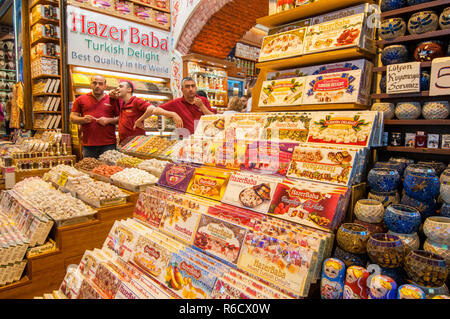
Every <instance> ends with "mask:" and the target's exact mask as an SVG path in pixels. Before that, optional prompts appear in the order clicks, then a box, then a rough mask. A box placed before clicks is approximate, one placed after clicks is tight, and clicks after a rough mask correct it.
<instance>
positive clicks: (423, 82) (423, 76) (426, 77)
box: [420, 71, 430, 91]
mask: <svg viewBox="0 0 450 319" xmlns="http://www.w3.org/2000/svg"><path fill="white" fill-rule="evenodd" d="M429 89H430V72H428V71H422V72H421V73H420V90H421V91H428V90H429Z"/></svg>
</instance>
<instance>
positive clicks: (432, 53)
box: [413, 40, 445, 62]
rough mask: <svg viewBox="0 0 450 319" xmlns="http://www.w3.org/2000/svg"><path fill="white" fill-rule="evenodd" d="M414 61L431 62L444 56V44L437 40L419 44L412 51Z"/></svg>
mask: <svg viewBox="0 0 450 319" xmlns="http://www.w3.org/2000/svg"><path fill="white" fill-rule="evenodd" d="M413 56H414V60H416V61H418V62H425V61H432V60H433V59H436V58H440V57H443V56H445V52H444V43H443V42H442V41H439V40H429V41H424V42H421V43H419V44H418V45H417V47H416V48H415V49H414V53H413Z"/></svg>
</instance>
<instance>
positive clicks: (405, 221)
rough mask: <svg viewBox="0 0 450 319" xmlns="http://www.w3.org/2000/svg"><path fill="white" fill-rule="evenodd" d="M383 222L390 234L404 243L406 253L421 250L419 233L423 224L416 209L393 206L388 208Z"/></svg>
mask: <svg viewBox="0 0 450 319" xmlns="http://www.w3.org/2000/svg"><path fill="white" fill-rule="evenodd" d="M383 220H384V223H385V224H386V227H387V228H388V229H389V231H388V233H389V234H393V235H396V236H398V237H399V238H400V240H401V241H402V242H403V244H404V246H405V251H406V253H408V252H409V251H410V250H416V249H419V246H420V239H419V235H418V234H417V231H418V230H419V226H420V224H421V216H420V213H419V211H418V210H417V209H416V208H414V207H411V206H407V205H403V204H392V205H390V206H389V207H388V208H386V212H385V214H384V218H383Z"/></svg>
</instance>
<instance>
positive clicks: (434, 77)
mask: <svg viewBox="0 0 450 319" xmlns="http://www.w3.org/2000/svg"><path fill="white" fill-rule="evenodd" d="M437 95H450V57H445V58H437V59H434V60H433V62H432V63H431V75H430V96H437Z"/></svg>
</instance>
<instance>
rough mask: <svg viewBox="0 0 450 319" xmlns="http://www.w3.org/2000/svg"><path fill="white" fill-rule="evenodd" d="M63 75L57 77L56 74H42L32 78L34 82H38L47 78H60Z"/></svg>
mask: <svg viewBox="0 0 450 319" xmlns="http://www.w3.org/2000/svg"><path fill="white" fill-rule="evenodd" d="M60 77H61V75H59V74H58V75H56V74H41V75H37V76H35V77H32V78H31V79H32V80H37V79H45V78H60Z"/></svg>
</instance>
